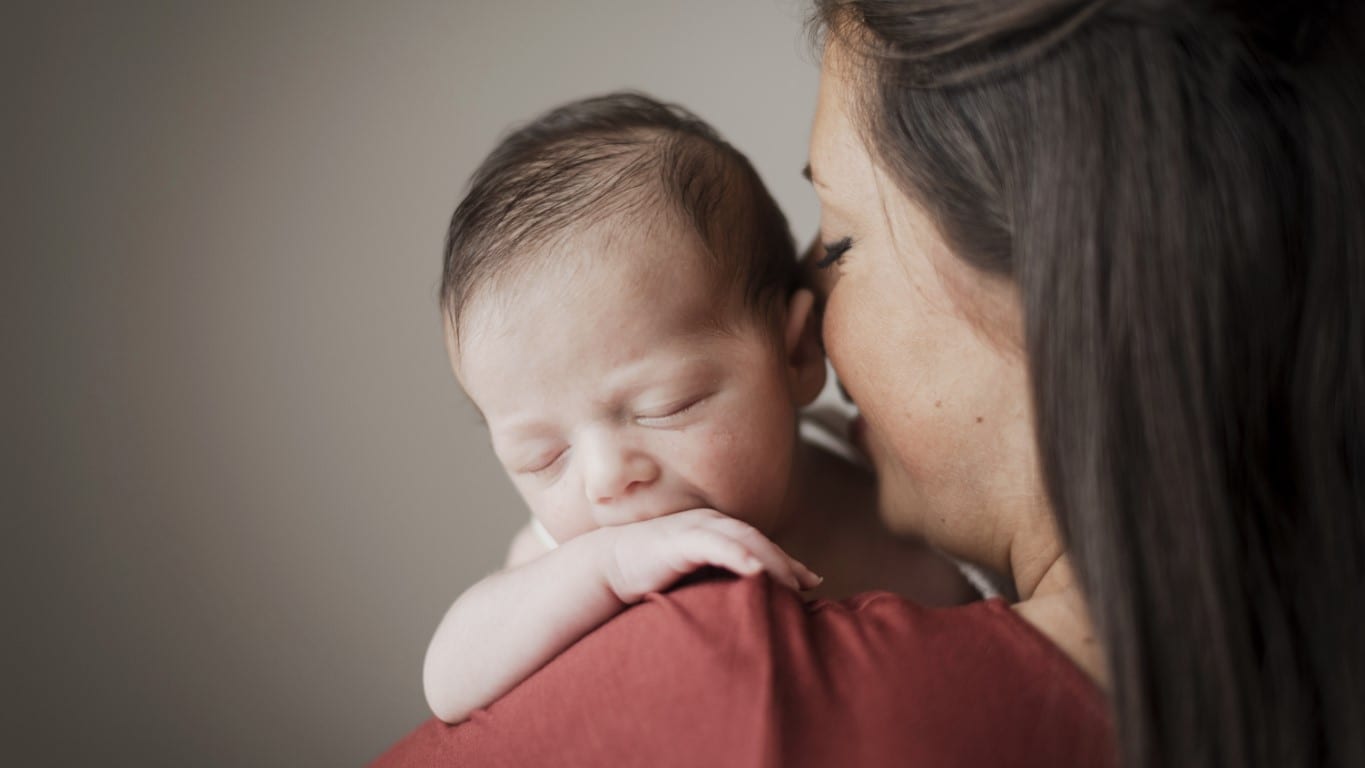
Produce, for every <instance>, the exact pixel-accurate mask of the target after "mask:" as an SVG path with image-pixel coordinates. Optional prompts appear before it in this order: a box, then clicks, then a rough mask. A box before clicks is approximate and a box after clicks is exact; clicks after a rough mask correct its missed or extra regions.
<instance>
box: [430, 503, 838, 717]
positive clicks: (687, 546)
mask: <svg viewBox="0 0 1365 768" xmlns="http://www.w3.org/2000/svg"><path fill="white" fill-rule="evenodd" d="M704 565H715V566H719V567H721V568H725V569H728V570H730V571H733V572H735V573H739V574H753V573H758V572H759V571H764V570H766V571H768V572H769V573H770V574H772V576H773V578H774V579H776V580H778V581H779V582H782V583H784V584H786V585H787V586H790V587H791V588H793V589H803V588H810V587H813V586H815V585H816V584H818V583H819V582H820V578H819V577H818V576H816V575H815V574H813V573H811V572H810V570H809V569H807V568H806V567H805V566H804V565H802V564H800V563H799V562H797V561H796V560H793V559H792V558H791V557H789V556H788V555H787V554H786V553H785V552H783V551H782V550H781V549H779V548H778V547H777V545H776V544H773V543H772V542H771V541H769V540H768V539H767V537H765V536H763V534H761V533H759V532H758V531H757V530H756V529H754V528H753V527H751V526H749V525H747V524H745V523H743V522H740V521H739V520H735V519H734V518H730V517H726V516H724V515H722V514H720V513H719V512H715V511H713V510H708V509H694V510H688V511H686V512H679V513H677V514H673V515H667V516H665V517H660V518H655V519H653V520H645V521H643V522H639V523H631V524H629V525H622V526H613V527H610V528H601V529H598V530H596V531H592V532H591V533H586V534H583V535H582V536H579V537H577V538H574V539H572V540H570V541H568V542H565V543H564V544H563V545H561V546H559V547H558V548H556V549H554V550H552V551H550V552H547V553H546V554H545V555H543V556H542V557H538V558H536V559H534V560H532V561H531V562H528V563H525V564H523V565H520V566H517V567H512V568H508V569H506V570H503V571H500V572H498V573H495V574H493V575H492V576H489V577H488V578H486V579H484V580H482V581H480V582H479V583H477V584H475V585H474V586H472V587H470V588H469V589H468V590H467V591H465V593H464V594H462V595H460V597H459V598H458V599H457V600H456V601H455V604H454V605H452V606H450V610H449V611H447V612H446V615H445V618H444V619H442V620H441V625H440V626H439V627H438V628H437V629H436V635H435V636H434V637H433V638H432V640H431V645H430V646H429V647H428V648H427V657H426V664H425V666H424V669H423V683H424V686H425V688H426V695H427V703H428V704H429V705H430V706H431V711H432V712H434V713H435V714H436V716H437V717H439V718H441V719H442V720H444V721H446V722H448V723H456V722H459V721H461V720H464V719H465V718H466V717H468V716H469V714H470V713H471V712H473V711H474V710H476V709H479V708H480V707H484V706H487V705H488V704H490V703H492V702H493V701H494V700H495V699H497V698H498V697H499V696H501V695H502V694H504V693H506V692H507V691H508V690H510V689H511V688H512V687H513V686H514V685H516V684H517V683H519V682H521V681H522V680H524V679H525V678H526V677H528V676H529V675H530V674H531V673H532V672H535V671H536V670H537V669H539V668H540V667H541V666H542V665H543V664H544V663H545V662H547V661H549V660H550V659H552V658H554V656H556V655H557V654H558V653H559V652H560V651H562V650H564V649H565V648H567V647H568V646H570V645H572V644H573V643H574V641H576V640H578V638H580V637H582V636H583V635H585V634H587V633H588V632H589V631H591V630H592V629H594V628H595V627H597V625H599V624H601V623H602V622H604V621H606V620H607V619H609V618H611V617H612V616H614V615H616V613H618V612H619V611H620V610H621V609H622V608H624V607H625V606H627V605H630V604H631V603H634V602H637V601H639V600H640V598H642V597H644V595H645V594H647V593H649V592H655V591H658V590H660V589H664V588H665V587H667V586H669V585H670V584H672V583H673V582H675V581H677V580H678V579H679V578H681V577H682V576H685V575H687V574H689V573H691V572H692V571H694V570H696V569H697V568H699V567H701V566H704Z"/></svg>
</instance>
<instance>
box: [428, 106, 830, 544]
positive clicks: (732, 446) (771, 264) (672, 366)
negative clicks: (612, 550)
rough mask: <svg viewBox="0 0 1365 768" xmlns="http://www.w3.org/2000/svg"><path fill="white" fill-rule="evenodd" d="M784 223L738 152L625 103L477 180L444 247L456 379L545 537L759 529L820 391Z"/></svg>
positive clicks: (654, 109) (516, 141) (563, 120)
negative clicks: (702, 516) (697, 516)
mask: <svg viewBox="0 0 1365 768" xmlns="http://www.w3.org/2000/svg"><path fill="white" fill-rule="evenodd" d="M796 280H797V264H796V256H795V249H794V246H793V243H792V238H791V234H790V232H789V231H788V228H787V222H786V219H785V218H784V217H783V216H782V213H781V211H780V210H779V209H778V208H777V205H776V204H775V203H774V202H773V199H772V197H771V196H770V195H769V194H768V192H767V190H766V189H764V187H763V184H762V182H761V181H760V180H759V178H758V175H757V173H755V171H754V169H753V167H752V166H751V165H750V164H749V162H748V160H747V159H746V158H745V157H744V156H743V155H742V154H740V153H739V152H738V151H736V150H735V149H734V148H733V147H731V146H730V145H728V144H726V143H725V142H724V141H723V140H722V139H721V138H720V137H719V136H718V135H717V134H716V133H715V132H714V131H713V130H712V129H711V128H710V127H709V126H707V125H706V124H705V123H703V122H702V121H701V120H699V119H698V118H696V117H695V116H693V115H692V114H690V113H688V112H686V111H685V110H683V109H681V108H679V107H676V106H672V105H665V104H661V103H658V102H656V101H654V100H652V99H649V98H647V97H645V96H642V95H639V94H631V93H624V94H613V95H610V96H605V97H600V98H594V99H587V100H584V101H579V102H575V103H572V104H569V105H566V106H564V107H560V108H559V109H556V110H554V111H552V112H549V113H547V114H545V115H543V116H541V117H540V118H539V119H537V120H535V121H534V122H532V123H530V124H529V125H526V126H525V127H523V128H521V129H520V130H518V131H516V132H515V133H513V134H512V135H510V136H509V137H507V138H506V139H505V140H503V142H502V143H501V144H500V145H499V146H498V147H497V148H496V149H495V150H494V151H493V153H492V154H491V155H490V156H489V157H488V158H487V159H486V160H485V161H484V163H483V165H482V166H480V168H479V169H478V171H476V172H475V174H474V177H473V180H472V182H471V185H470V190H469V192H468V194H467V195H466V196H465V198H464V200H463V201H462V202H461V203H460V205H459V207H458V208H456V210H455V215H454V217H453V218H452V220H451V224H450V232H449V235H448V237H447V240H446V253H445V269H444V275H443V279H442V284H441V307H442V314H443V317H444V319H445V321H446V322H445V327H446V341H447V348H448V350H449V352H450V358H451V365H452V367H453V368H454V370H455V375H456V377H457V378H458V379H459V381H460V383H461V385H462V386H463V387H464V389H465V391H466V393H467V394H468V395H469V397H470V399H471V400H472V401H473V402H474V404H475V405H476V406H477V407H478V408H479V410H480V412H481V413H482V414H483V416H484V418H485V420H486V421H487V423H488V427H489V431H490V434H491V437H492V441H493V447H494V450H495V451H496V453H497V455H498V458H499V460H500V461H501V462H502V464H503V466H504V467H505V468H506V469H507V472H508V474H509V475H511V477H512V481H513V483H514V484H515V486H516V487H517V490H518V491H519V492H520V493H521V495H522V497H523V498H524V499H525V500H526V502H527V504H528V505H529V506H530V508H531V511H532V513H533V514H534V515H535V516H536V518H537V519H538V520H539V521H540V522H541V523H542V524H543V525H544V526H545V528H546V529H547V530H548V531H549V532H550V533H551V534H552V535H553V536H554V537H555V538H556V539H557V540H559V541H565V540H567V539H569V538H572V537H574V536H577V535H579V534H581V533H584V532H587V531H589V530H592V529H594V528H597V527H599V526H603V525H616V524H621V523H627V522H633V521H636V520H642V519H646V518H652V517H658V516H660V515H664V514H670V513H673V512H678V511H681V510H685V509H691V508H695V507H711V508H715V509H718V510H720V511H721V512H724V513H726V514H729V515H732V516H735V517H739V518H741V519H744V520H746V521H748V522H750V523H753V524H755V525H756V526H758V527H759V528H760V529H763V530H771V529H772V527H773V525H774V523H775V522H776V519H777V516H778V515H779V514H780V512H781V510H782V508H783V506H784V503H785V500H786V496H787V493H788V491H789V489H790V487H791V475H792V462H793V460H794V457H795V453H796V439H797V438H796V411H797V409H798V408H799V407H800V406H802V405H805V404H806V403H808V402H810V400H812V399H813V398H814V397H815V395H816V394H817V393H818V392H819V390H820V387H821V385H822V384H823V383H824V360H823V356H822V355H821V353H820V349H819V339H818V333H819V332H818V329H817V328H816V326H815V322H814V320H813V318H812V317H811V303H812V298H811V295H810V293H809V292H808V291H805V290H798V289H797V287H796Z"/></svg>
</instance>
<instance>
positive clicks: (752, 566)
mask: <svg viewBox="0 0 1365 768" xmlns="http://www.w3.org/2000/svg"><path fill="white" fill-rule="evenodd" d="M744 570H746V571H748V572H749V573H758V572H759V571H761V570H763V563H761V562H759V561H758V558H756V557H754V556H753V555H750V556H749V557H746V558H744Z"/></svg>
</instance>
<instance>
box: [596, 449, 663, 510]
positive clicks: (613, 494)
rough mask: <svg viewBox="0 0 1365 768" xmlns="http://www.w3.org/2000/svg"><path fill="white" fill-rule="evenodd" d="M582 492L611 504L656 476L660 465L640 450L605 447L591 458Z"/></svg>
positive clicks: (643, 485) (636, 490) (639, 488)
mask: <svg viewBox="0 0 1365 768" xmlns="http://www.w3.org/2000/svg"><path fill="white" fill-rule="evenodd" d="M590 461H591V466H589V467H587V469H586V472H585V475H586V476H585V477H584V482H583V485H584V489H583V490H584V492H585V493H586V494H587V497H588V501H590V502H592V503H594V504H610V503H612V502H613V501H616V500H618V499H622V498H625V497H626V496H629V495H631V494H632V493H636V492H638V491H639V490H642V489H643V488H645V487H648V486H649V485H650V484H651V483H653V482H654V481H655V480H657V479H658V478H659V465H658V464H657V463H655V462H654V460H653V459H651V458H650V457H649V456H647V455H646V454H644V453H642V452H639V451H629V450H620V449H606V450H601V451H598V452H597V453H596V455H594V456H593V457H592V458H591V459H590Z"/></svg>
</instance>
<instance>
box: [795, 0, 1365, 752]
mask: <svg viewBox="0 0 1365 768" xmlns="http://www.w3.org/2000/svg"><path fill="white" fill-rule="evenodd" d="M817 5H818V11H817V18H816V19H815V21H816V24H815V29H817V30H818V31H820V32H822V33H823V34H824V35H825V36H826V39H831V38H830V36H833V38H834V39H837V40H838V41H839V42H840V45H841V46H842V49H844V50H848V51H850V52H851V53H852V55H853V56H863V57H866V58H865V59H863V60H862V61H863V63H864V65H865V66H864V67H863V69H862V70H860V72H861V75H862V78H861V83H860V85H859V88H860V89H861V91H860V94H859V95H860V98H859V99H858V101H859V104H858V105H856V107H855V111H856V112H857V113H858V115H859V117H858V119H859V121H860V124H861V126H860V127H861V128H862V130H863V132H864V135H865V136H866V138H867V140H868V144H869V146H870V147H871V148H872V151H873V152H874V153H875V154H876V155H877V157H878V159H879V162H880V163H881V164H882V165H883V166H884V167H886V168H887V169H888V170H889V171H890V172H891V173H892V175H893V176H895V177H896V178H897V180H898V183H899V184H900V186H901V188H902V191H903V192H904V193H905V194H907V195H908V196H909V197H910V198H911V199H913V200H915V201H916V202H917V203H918V204H920V205H921V206H922V207H923V208H924V209H925V210H927V211H928V212H929V213H930V215H931V216H932V217H933V219H934V220H935V222H936V223H937V225H938V227H939V229H940V231H941V232H942V234H943V236H944V237H945V238H946V239H947V241H948V242H949V243H950V245H951V246H953V248H954V250H955V252H956V253H957V254H958V255H959V256H960V257H961V258H963V259H965V260H966V261H968V262H970V263H971V264H973V265H975V266H976V267H978V268H980V269H981V270H984V271H986V272H990V273H996V274H1002V275H1006V276H1008V277H1010V278H1011V279H1013V280H1014V281H1015V283H1016V284H1017V286H1018V288H1019V293H1020V296H1021V299H1022V303H1023V306H1024V313H1025V326H1026V328H1025V331H1026V338H1027V346H1028V359H1029V366H1030V380H1031V385H1032V389H1033V406H1034V420H1035V426H1036V431H1037V439H1038V444H1039V455H1040V457H1041V461H1042V465H1043V473H1044V478H1045V482H1046V485H1047V489H1048V493H1049V497H1050V500H1051V503H1052V505H1053V509H1054V510H1055V513H1056V515H1057V518H1058V520H1059V522H1060V525H1061V528H1062V531H1063V534H1064V536H1065V538H1066V542H1067V546H1068V547H1069V550H1070V551H1071V552H1072V553H1073V557H1074V559H1075V564H1076V567H1077V570H1078V572H1079V576H1080V578H1081V580H1082V583H1083V585H1084V588H1085V591H1086V595H1087V599H1088V601H1089V605H1090V608H1091V610H1092V613H1093V616H1094V618H1095V620H1096V622H1097V624H1098V629H1099V631H1100V632H1101V636H1102V638H1103V641H1104V644H1105V649H1106V653H1107V660H1108V665H1109V671H1110V675H1111V679H1112V683H1113V689H1112V703H1113V708H1114V713H1115V720H1116V725H1117V729H1118V734H1119V740H1120V749H1121V753H1122V755H1121V756H1122V759H1123V762H1124V764H1125V765H1128V766H1166V765H1181V766H1185V765H1201V766H1213V765H1218V766H1234V765H1235V766H1277V767H1282V766H1310V765H1311V766H1347V765H1354V766H1359V765H1365V726H1363V725H1362V724H1365V600H1362V596H1363V595H1365V408H1363V406H1365V214H1363V213H1362V207H1365V75H1363V73H1362V70H1363V64H1365V55H1362V51H1363V50H1365V35H1363V34H1362V30H1363V27H1362V19H1361V16H1360V4H1357V3H1350V4H1341V7H1340V8H1332V7H1330V6H1331V5H1332V4H1330V3H1328V4H1322V3H1316V4H1315V3H1289V2H1284V3H1275V2H1269V1H1268V0H1266V1H1265V2H1243V3H1238V2H1231V1H1227V0H1225V1H1223V2H1212V1H1204V2H1196V1H1192V0H1185V1H1184V2H1175V1H1171V2H1162V1H1161V0H1146V1H1145V2H1143V1H1139V0H1132V1H1130V2H1122V1H1119V0H1112V1H1109V2H1103V1H1095V0H1018V1H1006V0H954V1H952V2H944V0H903V1H901V2H892V1H890V0H851V1H841V0H818V2H817ZM1348 5H1349V7H1348Z"/></svg>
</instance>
